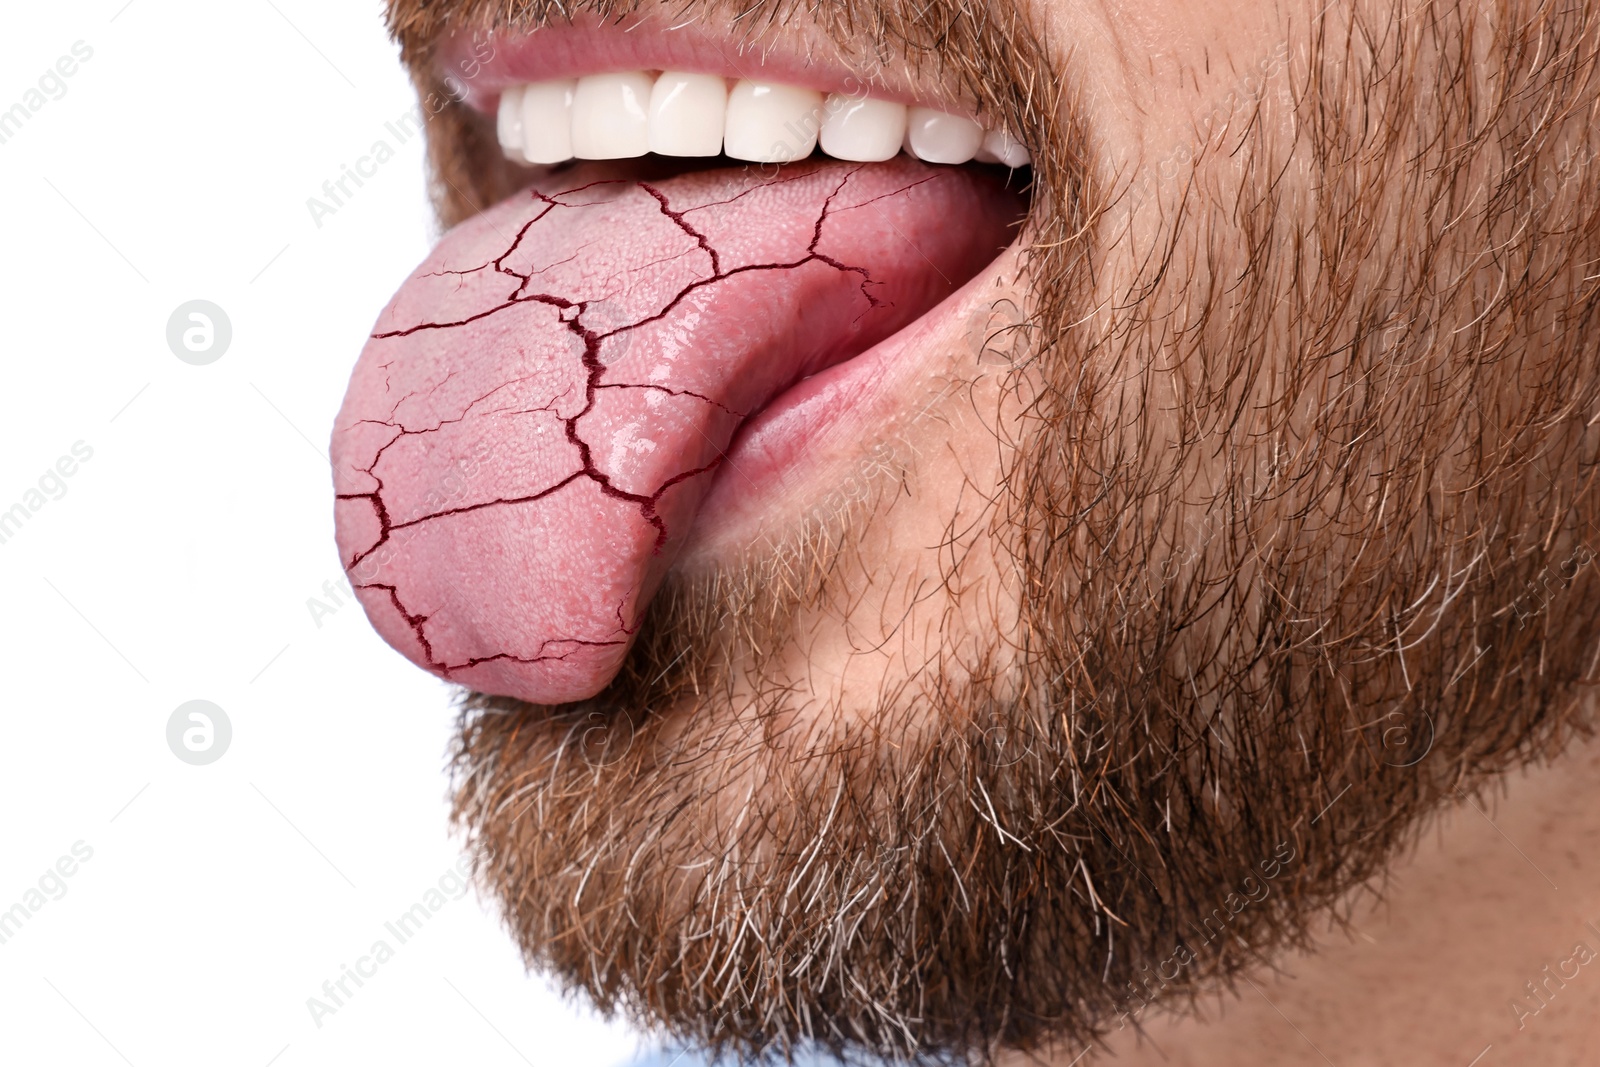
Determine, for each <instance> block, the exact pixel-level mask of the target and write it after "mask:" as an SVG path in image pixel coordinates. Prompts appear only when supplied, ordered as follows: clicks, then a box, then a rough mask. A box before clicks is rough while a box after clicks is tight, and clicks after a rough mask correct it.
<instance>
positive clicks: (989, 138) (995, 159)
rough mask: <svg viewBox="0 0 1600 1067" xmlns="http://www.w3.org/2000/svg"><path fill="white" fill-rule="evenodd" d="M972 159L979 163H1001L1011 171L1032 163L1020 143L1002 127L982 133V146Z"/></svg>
mask: <svg viewBox="0 0 1600 1067" xmlns="http://www.w3.org/2000/svg"><path fill="white" fill-rule="evenodd" d="M973 158H974V159H976V160H977V161H978V162H979V163H1003V164H1004V165H1006V166H1008V167H1010V168H1011V169H1012V170H1016V169H1017V168H1018V167H1026V166H1027V165H1028V164H1029V163H1030V162H1031V161H1032V160H1031V158H1030V157H1029V155H1028V150H1027V149H1026V148H1024V147H1022V142H1021V141H1019V140H1017V139H1016V138H1015V137H1013V136H1012V135H1011V131H1010V130H1008V129H1006V128H1005V127H1003V126H1002V127H1001V128H1000V129H998V130H986V131H985V132H984V135H983V144H982V146H980V147H979V149H978V154H977V155H976V156H974V157H973Z"/></svg>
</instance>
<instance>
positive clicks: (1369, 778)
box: [454, 0, 1600, 1061]
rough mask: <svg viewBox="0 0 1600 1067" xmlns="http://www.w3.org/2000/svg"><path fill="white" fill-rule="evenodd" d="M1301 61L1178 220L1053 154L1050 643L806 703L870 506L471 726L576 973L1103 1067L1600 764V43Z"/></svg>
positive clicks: (481, 786)
mask: <svg viewBox="0 0 1600 1067" xmlns="http://www.w3.org/2000/svg"><path fill="white" fill-rule="evenodd" d="M1401 14H1404V15H1405V16H1406V17H1405V18H1404V19H1402V18H1400V17H1399V16H1400V15H1401ZM1294 40H1295V43H1296V45H1299V46H1303V50H1302V51H1298V52H1294V51H1291V52H1286V53H1285V56H1286V57H1294V56H1298V57H1299V58H1297V59H1292V58H1291V59H1290V61H1291V62H1292V63H1293V68H1292V70H1290V71H1285V72H1283V76H1282V78H1281V79H1279V80H1280V81H1281V82H1282V83H1283V85H1284V86H1285V87H1287V88H1288V90H1289V98H1288V99H1287V100H1284V99H1283V97H1282V96H1278V97H1269V95H1268V94H1267V93H1266V91H1265V89H1264V88H1263V87H1262V86H1261V84H1260V82H1259V81H1258V83H1257V87H1256V89H1254V90H1250V91H1249V93H1248V94H1247V95H1248V96H1249V97H1250V99H1249V102H1248V103H1247V104H1245V105H1241V107H1240V108H1238V109H1236V110H1235V111H1234V112H1233V114H1232V115H1231V116H1230V117H1229V118H1227V119H1225V120H1224V121H1223V122H1221V123H1220V124H1219V126H1218V128H1217V129H1215V130H1213V129H1211V128H1209V126H1206V127H1204V128H1202V130H1201V131H1200V132H1201V137H1200V141H1201V143H1202V144H1203V145H1204V148H1203V149H1202V150H1200V151H1199V152H1197V153H1196V155H1197V157H1198V158H1197V160H1196V162H1195V165H1194V170H1195V178H1196V180H1195V181H1193V182H1189V183H1188V184H1187V185H1184V186H1183V187H1182V188H1181V189H1180V188H1176V187H1177V186H1178V185H1179V184H1180V183H1179V182H1176V181H1175V182H1171V183H1165V184H1163V183H1161V182H1160V181H1159V178H1158V179H1157V180H1156V182H1155V184H1154V186H1153V187H1151V186H1145V187H1141V186H1139V185H1137V184H1135V183H1134V182H1132V181H1119V180H1115V179H1114V178H1113V179H1111V180H1106V179H1101V180H1098V181H1093V180H1091V179H1090V177H1089V176H1088V174H1087V172H1085V173H1084V174H1080V175H1079V176H1078V178H1077V179H1074V180H1072V181H1068V180H1067V179H1066V178H1065V177H1064V175H1065V173H1066V171H1065V169H1064V164H1062V162H1061V161H1062V159H1063V158H1064V153H1063V152H1060V151H1057V152H1055V153H1047V154H1046V156H1045V159H1044V160H1043V161H1042V162H1041V176H1040V183H1041V184H1040V188H1041V190H1042V193H1041V194H1036V200H1035V208H1036V212H1043V213H1044V214H1043V215H1042V216H1039V218H1040V219H1041V220H1042V221H1040V223H1039V225H1038V226H1036V228H1035V230H1034V234H1035V236H1036V237H1038V238H1039V240H1038V244H1037V246H1036V249H1035V254H1034V255H1033V258H1032V259H1031V260H1030V274H1029V280H1030V282H1031V291H1032V297H1033V306H1032V317H1031V319H1030V322H1029V324H1028V326H1027V333H1028V336H1029V337H1030V338H1032V342H1033V343H1032V344H1031V345H1030V350H1031V351H1030V355H1029V358H1027V359H1025V360H1023V361H1021V362H1020V364H1019V365H1018V366H1017V367H1015V368H1014V369H1013V371H1012V374H1011V380H1010V382H1011V386H1012V389H1011V390H1010V391H1009V394H1008V395H1009V396H1010V397H1011V398H1012V399H1013V400H1017V401H1018V402H1020V403H1021V404H1022V405H1023V407H1024V409H1025V410H1024V413H1023V415H1022V417H1021V418H1017V419H1008V420H999V425H1000V427H1001V430H1000V431H999V432H1002V433H1004V432H1005V428H1007V427H1009V435H1008V436H1006V438H1005V440H1004V441H1003V444H1004V445H1005V447H1006V448H1007V449H1008V450H1009V454H1010V455H1011V456H1012V457H1013V458H1012V460H1011V465H1010V467H1009V468H1008V469H1007V471H1006V477H1005V478H1004V479H1003V481H1002V485H1001V487H1000V491H999V492H997V493H996V494H995V496H994V498H993V501H992V506H991V507H990V508H989V511H988V515H989V520H990V523H989V525H988V526H987V527H986V530H987V533H988V534H989V535H990V538H991V541H990V544H991V545H993V546H998V547H999V549H1001V551H999V552H997V553H996V555H997V556H998V557H999V558H1000V559H1001V560H1003V561H1005V566H1009V567H1010V568H1011V571H1010V572H1009V575H1008V576H1009V578H1011V579H1013V581H1012V582H1011V584H1010V585H1009V586H1008V588H1011V589H1013V590H1014V592H1015V595H1016V597H1017V599H1018V601H1019V604H1020V607H1019V611H1020V615H1019V618H1018V625H1016V626H1014V627H1012V626H1001V627H997V628H996V629H995V632H994V634H993V635H992V636H991V637H990V639H989V640H988V642H987V643H986V644H985V643H980V644H979V645H978V646H977V647H978V649H979V651H977V652H974V653H969V654H964V655H961V656H959V657H957V656H952V657H950V659H949V660H947V661H944V662H943V663H942V664H941V669H930V670H926V671H923V672H920V673H918V674H916V675H915V676H914V677H912V678H910V679H907V680H904V681H903V682H902V683H900V684H897V685H895V686H894V687H892V688H885V689H881V690H880V691H879V692H877V693H875V694H866V693H860V692H852V693H851V703H850V705H849V706H845V705H843V704H837V705H830V706H827V707H823V708H820V709H816V710H815V711H812V710H808V711H807V713H806V715H805V716H803V717H798V716H796V715H795V714H794V713H793V709H794V704H795V695H794V689H793V686H792V684H791V683H790V682H789V681H788V680H786V679H785V678H784V677H783V675H782V672H781V671H780V670H778V669H777V668H776V666H775V664H776V662H777V659H776V657H777V656H778V651H779V650H782V649H785V648H789V647H791V645H792V643H793V642H794V641H795V640H796V639H797V638H800V637H803V636H804V634H803V633H802V632H799V631H798V630H797V626H798V625H799V623H798V621H797V620H800V619H802V618H804V619H810V620H815V619H817V618H819V617H825V616H827V615H829V614H830V613H832V614H834V615H839V614H840V613H842V612H843V611H844V610H845V608H846V607H847V603H846V599H845V594H843V593H842V592H841V588H842V587H843V586H844V585H845V584H846V583H845V582H844V581H843V579H844V577H846V576H849V575H858V574H861V573H870V561H869V560H868V559H867V558H865V557H864V556H862V555H861V554H860V553H859V549H858V548H857V546H858V544H859V536H858V535H859V534H860V532H861V530H862V529H863V528H864V527H865V526H870V525H871V524H872V523H873V522H881V521H883V515H882V512H883V506H882V505H883V500H882V499H881V498H877V497H869V498H868V499H864V500H861V501H858V502H856V503H854V504H852V505H850V506H849V507H846V508H844V509H843V510H842V512H840V513H837V514H828V515H821V516H814V517H813V518H812V519H811V520H810V521H808V523H807V524H806V525H805V527H804V528H803V529H802V530H801V531H800V532H799V533H797V534H796V535H795V537H794V539H793V540H792V541H790V542H787V543H786V544H785V545H783V546H782V547H781V548H780V549H778V550H776V551H773V552H770V553H767V554H764V555H762V556H760V557H755V558H752V559H750V560H746V561H743V562H741V563H739V564H736V565H730V566H729V567H728V568H727V569H725V570H723V571H720V572H717V573H712V574H705V575H700V576H698V577H694V578H687V577H681V576H680V577H673V578H670V579H669V581H668V583H667V584H666V586H665V587H664V588H663V590H662V592H661V593H660V594H658V596H657V598H656V600H655V601H654V602H653V604H652V605H651V607H650V609H649V611H648V614H647V616H646V620H645V622H644V625H643V627H642V628H641V636H640V639H639V641H638V642H637V644H636V645H635V647H634V649H633V651H632V653H631V654H630V657H629V659H628V661H627V663H626V665H625V667H624V670H623V673H622V674H621V675H620V676H619V678H618V679H617V681H616V682H615V683H613V685H612V686H611V687H610V688H609V689H608V690H607V691H606V692H604V693H602V694H601V695H600V696H599V697H597V698H595V699H593V700H590V701H584V702H581V703H579V704H575V705H568V706H563V707H560V708H535V707H531V706H529V705H526V704H522V703H521V702H518V701H514V700H510V699H508V698H495V697H488V696H483V695H472V696H469V697H468V698H466V699H465V701H464V705H463V712H462V717H461V723H460V730H459V735H458V739H457V746H456V751H455V754H454V773H455V786H456V789H455V812H454V818H455V820H456V823H457V825H458V826H459V827H461V828H462V829H463V830H464V831H465V832H466V833H467V834H468V837H469V845H470V849H471V852H472V855H473V858H474V860H475V863H476V868H477V872H478V877H479V879H480V881H481V882H482V883H483V884H484V885H485V886H486V887H487V888H488V889H489V890H490V892H491V893H492V894H493V895H494V896H496V897H498V898H499V900H500V901H502V903H503V905H504V908H505V914H506V918H507V921H508V924H509V926H510V928H511V931H512V933H513V935H514V936H515V937H516V939H517V941H518V943H519V945H520V946H521V947H522V949H523V952H524V953H525V956H526V958H527V960H528V962H529V963H530V965H532V966H534V967H536V968H539V969H542V970H547V971H550V972H553V973H555V974H556V975H558V976H560V977H561V978H562V979H564V980H565V981H567V982H569V983H571V984H572V985H574V986H576V987H578V988H581V989H583V990H585V991H586V992H587V993H588V994H589V995H590V996H592V997H593V999H594V1000H595V1001H596V1002H597V1004H598V1005H599V1006H600V1007H601V1008H602V1009H605V1010H609V1011H618V1012H622V1013H625V1014H628V1015H630V1016H632V1017H634V1018H637V1019H639V1020H642V1021H646V1022H651V1023H655V1024H657V1025H663V1026H665V1028H666V1029H667V1030H668V1031H669V1032H670V1033H671V1034H672V1035H673V1036H674V1037H675V1038H678V1039H680V1040H684V1041H688V1042H691V1043H694V1044H699V1045H705V1046H708V1047H710V1048H712V1049H715V1050H718V1051H726V1052H731V1053H734V1054H737V1055H743V1056H754V1055H757V1054H760V1053H763V1052H766V1051H776V1052H778V1053H787V1052H789V1051H790V1050H792V1049H793V1048H794V1047H795V1046H796V1044H797V1043H801V1042H808V1041H809V1042H815V1043H818V1044H821V1045H823V1046H826V1047H828V1048H829V1049H830V1050H832V1051H834V1052H835V1053H836V1054H842V1055H847V1056H848V1055H875V1056H888V1057H891V1058H922V1059H928V1060H951V1061H959V1060H965V1059H977V1060H983V1059H986V1058H989V1057H991V1056H992V1055H993V1054H994V1053H995V1052H996V1051H997V1050H998V1049H999V1048H1000V1047H1002V1046H1003V1047H1007V1048H1023V1049H1039V1048H1043V1047H1044V1046H1046V1045H1047V1044H1049V1043H1052V1042H1061V1043H1062V1044H1064V1045H1065V1046H1067V1047H1069V1048H1077V1047H1082V1046H1083V1045H1084V1044H1086V1043H1089V1042H1093V1041H1095V1040H1098V1039H1101V1038H1103V1036H1104V1035H1105V1034H1106V1033H1107V1032H1108V1030H1110V1029H1111V1028H1113V1027H1117V1026H1122V1025H1126V1024H1127V1023H1128V1022H1129V1021H1130V1020H1131V1021H1132V1022H1133V1024H1134V1025H1138V1018H1139V1015H1140V1014H1141V1013H1142V1011H1143V1010H1144V1009H1145V1008H1146V1007H1147V1005H1149V1004H1151V1003H1159V1004H1160V1005H1162V1006H1163V1007H1168V1008H1182V1007H1183V1006H1184V1005H1185V1004H1186V1003H1188V1002H1190V1001H1192V1000H1193V998H1195V997H1196V996H1198V995H1200V994H1201V993H1203V992H1206V991H1208V990H1211V989H1214V988H1216V987H1217V985H1218V984H1219V983H1223V984H1225V983H1227V982H1228V981H1229V980H1230V979H1231V978H1233V977H1234V976H1236V975H1238V974H1239V973H1240V970H1241V969H1242V968H1243V967H1246V966H1248V965H1252V964H1256V963H1259V962H1261V961H1263V960H1267V959H1270V958H1271V957H1272V955H1273V954H1275V953H1278V952H1280V951H1283V950H1285V949H1287V948H1291V947H1302V948H1303V947H1308V946H1309V945H1310V937H1311V932H1312V930H1313V927H1314V925H1316V924H1318V923H1319V922H1321V921H1322V920H1324V919H1326V918H1328V917H1332V918H1333V919H1334V920H1335V921H1339V920H1340V919H1341V917H1342V916H1344V915H1346V914H1347V911H1346V909H1347V908H1348V907H1350V906H1351V902H1352V901H1353V899H1354V896H1353V892H1352V891H1354V890H1357V889H1358V888H1360V887H1368V888H1373V887H1374V882H1375V880H1376V879H1378V878H1379V877H1380V876H1381V874H1382V872H1383V870H1384V868H1385V866H1386V865H1387V864H1388V863H1389V862H1390V861H1392V860H1393V859H1394V857H1395V856H1396V855H1397V853H1399V852H1400V851H1402V850H1403V849H1405V848H1406V847H1407V846H1408V845H1410V844H1411V843H1412V842H1414V841H1415V839H1416V837H1417V835H1418V834H1419V833H1420V831H1421V828H1422V827H1423V826H1424V825H1425V823H1426V817H1427V816H1428V815H1429V814H1430V813H1432V812H1434V811H1436V810H1438V809H1439V807H1440V806H1441V805H1442V804H1443V803H1444V802H1446V801H1448V800H1449V799H1450V798H1452V797H1455V796H1460V795H1465V794H1471V793H1476V792H1479V791H1482V790H1484V789H1486V788H1488V787H1489V786H1491V785H1492V784H1493V783H1495V782H1496V781H1497V780H1498V779H1499V778H1500V776H1502V775H1504V773H1505V772H1506V771H1508V770H1509V769H1511V768H1514V767H1518V766H1522V765H1524V764H1526V763H1528V762H1529V761H1531V760H1536V759H1540V758H1548V757H1551V756H1553V755H1554V754H1556V753H1558V752H1559V751H1560V750H1561V749H1562V748H1563V747H1564V745H1565V744H1566V743H1567V742H1568V741H1569V740H1570V739H1571V738H1572V737H1573V736H1574V735H1575V734H1578V733H1586V732H1588V731H1589V729H1590V720H1591V713H1590V711H1589V708H1588V705H1587V703H1586V702H1585V701H1584V700H1583V699H1582V696H1583V694H1584V693H1586V692H1587V688H1586V687H1587V685H1589V684H1591V682H1592V679H1593V676H1594V668H1595V662H1594V659H1595V655H1596V645H1595V635H1596V634H1597V633H1600V629H1597V627H1596V623H1597V622H1600V595H1597V594H1600V588H1597V582H1596V576H1595V568H1594V567H1593V566H1592V563H1593V560H1594V551H1593V548H1592V531H1593V529H1594V525H1593V524H1594V521H1595V519H1596V518H1597V508H1596V503H1595V499H1594V495H1593V492H1592V481H1593V478H1594V476H1595V473H1596V457H1597V451H1600V435H1597V432H1596V430H1595V427H1594V423H1595V421H1596V414H1595V413H1596V412H1597V411H1600V405H1597V400H1600V397H1597V395H1596V393H1597V391H1600V365H1597V364H1600V358H1597V348H1600V329H1597V326H1596V317H1595V312H1596V308H1597V302H1596V284H1595V280H1594V278H1593V277H1592V272H1593V270H1594V264H1595V263H1596V262H1600V213H1597V207H1600V183H1596V182H1595V181H1593V180H1592V176H1589V175H1586V174H1585V173H1584V170H1585V168H1587V167H1588V165H1589V164H1590V163H1592V162H1593V161H1594V159H1595V158H1596V152H1597V148H1600V146H1597V143H1596V137H1595V135H1594V134H1593V133H1592V132H1591V130H1592V129H1593V125H1592V123H1591V116H1592V115H1593V113H1594V110H1595V108H1596V105H1597V102H1600V92H1597V86H1596V82H1595V77H1596V54H1597V53H1596V44H1597V41H1596V25H1595V16H1594V13H1593V12H1591V11H1590V10H1588V9H1587V8H1585V7H1583V6H1579V5H1563V4H1556V3H1537V2H1527V3H1523V2H1509V0H1508V2H1505V3H1502V4H1500V5H1499V6H1498V7H1497V8H1495V9H1494V10H1493V11H1490V12H1468V11H1467V10H1465V9H1464V8H1463V7H1460V6H1453V5H1442V6H1439V5H1436V6H1432V7H1424V8H1419V9H1413V10H1409V11H1405V12H1401V11H1400V10H1398V9H1390V8H1387V7H1383V6H1382V5H1379V6H1378V7H1377V8H1375V9H1373V10H1364V11H1362V12H1356V13H1351V12H1346V11H1342V12H1335V13H1330V14H1325V15H1323V16H1322V17H1321V18H1320V19H1319V20H1318V21H1316V22H1315V23H1314V24H1313V25H1312V26H1311V27H1309V29H1308V30H1305V31H1301V33H1300V34H1299V35H1298V36H1297V37H1296V38H1294ZM1052 159H1054V160H1055V161H1056V162H1055V163H1054V164H1053V163H1051V162H1050V161H1051V160H1052ZM1053 166H1054V167H1057V169H1056V170H1055V171H1054V172H1051V168H1052V167H1053ZM1047 172H1049V173H1047ZM1052 190H1057V191H1059V190H1070V191H1072V195H1071V196H1068V195H1066V194H1065V193H1063V192H1052ZM1120 204H1127V205H1130V210H1128V211H1127V212H1126V213H1125V214H1121V215H1119V214H1117V208H1118V206H1119V205H1120ZM1152 219H1154V221H1153V222H1152ZM1052 234H1054V235H1057V236H1060V238H1061V239H1060V240H1048V239H1045V238H1048V237H1050V236H1051V235H1052ZM1041 235H1043V236H1041ZM1019 398H1020V399H1019ZM909 476H912V477H914V476H915V472H914V471H913V472H910V474H909ZM1002 569H1003V568H1002ZM941 577H943V578H944V579H946V580H947V581H948V580H950V579H951V578H952V575H950V574H945V575H942V576H941ZM951 584H952V585H953V584H954V583H953V582H952V583H951ZM874 698H876V699H875V700H874Z"/></svg>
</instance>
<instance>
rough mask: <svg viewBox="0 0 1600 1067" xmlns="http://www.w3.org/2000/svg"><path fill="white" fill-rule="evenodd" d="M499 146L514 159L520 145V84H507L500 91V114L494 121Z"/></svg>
mask: <svg viewBox="0 0 1600 1067" xmlns="http://www.w3.org/2000/svg"><path fill="white" fill-rule="evenodd" d="M495 131H496V132H497V133H498V134H499V136H500V147H501V148H503V149H504V150H505V153H506V155H508V156H510V157H511V158H513V159H515V158H516V157H517V150H518V149H520V148H521V147H522V86H520V85H508V86H506V87H505V88H504V89H503V90H501V92H500V114H499V116H498V117H497V119H496V122H495Z"/></svg>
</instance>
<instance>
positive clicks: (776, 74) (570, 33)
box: [437, 20, 973, 115]
mask: <svg viewBox="0 0 1600 1067" xmlns="http://www.w3.org/2000/svg"><path fill="white" fill-rule="evenodd" d="M630 26H633V27H636V28H633V29H631V30H630V29H629V27H618V26H615V25H606V26H599V25H582V24H580V25H576V26H546V27H544V28H542V29H539V30H536V31H534V32H533V33H528V34H511V33H504V32H497V33H494V34H489V35H483V34H479V35H466V34H457V35H455V36H452V37H450V38H448V39H447V40H445V41H444V42H442V43H441V44H440V46H439V50H438V55H437V67H438V70H439V73H440V75H441V77H443V78H444V80H445V83H446V85H447V86H448V87H449V88H450V90H451V91H452V92H454V93H456V94H457V95H459V96H460V97H461V98H462V99H464V100H465V101H466V102H467V103H468V104H469V105H470V106H472V107H473V108H475V109H477V110H478V111H481V112H483V113H485V114H492V113H493V111H494V109H495V108H496V107H497V106H498V104H499V102H500V92H501V90H503V89H504V88H505V87H506V86H508V85H522V84H526V83H529V82H540V81H549V80H551V79H555V78H577V77H581V76H583V75H585V74H603V73H607V72H610V71H619V70H681V71H686V72H692V73H701V74H718V75H721V76H722V77H725V78H760V79H766V80H769V81H775V82H781V83H783V84H786V85H798V86H801V87H804V88H808V89H816V90H818V91H819V92H824V93H829V92H843V93H851V94H856V93H870V94H871V95H872V96H874V97H878V98H880V99H884V100H896V101H899V102H901V103H904V104H921V105H924V106H927V107H937V108H940V109H941V110H945V111H950V112H952V113H956V114H966V115H972V114H973V110H972V108H971V107H970V106H968V105H966V104H963V103H961V102H959V101H958V100H955V99H952V98H950V97H949V94H947V93H944V92H942V91H939V90H937V89H936V88H934V87H932V86H926V85H924V86H917V85H913V84H911V83H910V82H909V81H908V80H906V79H904V78H902V77H900V76H899V75H898V74H896V73H895V72H893V71H891V70H889V69H887V68H879V69H878V70H876V71H873V72H871V74H870V75H869V74H868V73H867V72H864V71H862V70H859V69H856V68H854V67H852V66H851V65H850V64H848V63H845V62H843V61H841V60H838V59H834V58H829V57H828V56H827V55H826V54H825V51H824V50H825V46H824V45H821V44H819V45H818V46H817V47H816V49H815V50H814V52H813V54H812V55H810V56H807V55H803V54H800V53H799V52H797V51H795V50H793V49H788V48H783V47H779V46H777V45H774V44H772V43H770V42H768V43H767V44H765V45H764V46H752V45H751V44H750V43H749V42H748V41H743V40H741V39H740V38H739V36H738V35H730V34H726V33H720V32H717V31H713V30H709V29H706V28H704V27H701V26H699V25H696V24H692V23H691V24H689V25H685V26H678V27H670V26H667V25H662V26H660V27H659V28H657V27H656V26H655V25H654V24H653V23H651V22H648V21H644V20H641V21H640V22H638V23H633V24H630Z"/></svg>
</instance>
